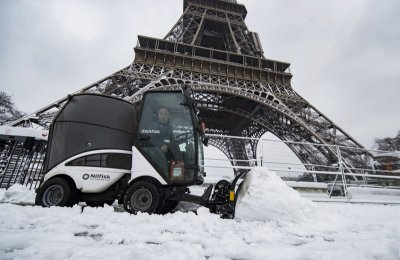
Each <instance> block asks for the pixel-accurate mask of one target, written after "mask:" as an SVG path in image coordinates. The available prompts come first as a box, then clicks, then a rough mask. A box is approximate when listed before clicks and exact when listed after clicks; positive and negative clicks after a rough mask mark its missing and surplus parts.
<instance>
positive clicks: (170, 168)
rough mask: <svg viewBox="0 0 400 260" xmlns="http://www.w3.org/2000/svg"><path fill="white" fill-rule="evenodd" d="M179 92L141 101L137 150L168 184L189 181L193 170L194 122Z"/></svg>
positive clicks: (152, 93)
mask: <svg viewBox="0 0 400 260" xmlns="http://www.w3.org/2000/svg"><path fill="white" fill-rule="evenodd" d="M186 104H187V103H186V102H185V98H184V95H183V94H182V93H181V92H150V93H147V94H146V96H145V98H144V103H143V109H142V115H141V121H140V124H139V132H138V149H139V150H140V151H141V152H142V153H143V154H144V156H145V157H146V158H147V159H148V160H149V162H150V163H151V164H152V165H153V167H154V168H155V169H156V170H157V171H158V172H159V173H160V174H161V175H162V177H163V178H164V179H165V180H166V181H167V182H168V183H175V182H192V181H193V179H194V174H195V169H196V168H197V167H195V166H196V163H197V160H196V156H197V153H198V151H197V149H196V143H197V142H195V140H196V139H195V138H196V136H197V134H196V132H195V127H194V125H195V123H194V120H193V118H192V117H193V113H192V112H191V110H190V107H189V106H187V105H186Z"/></svg>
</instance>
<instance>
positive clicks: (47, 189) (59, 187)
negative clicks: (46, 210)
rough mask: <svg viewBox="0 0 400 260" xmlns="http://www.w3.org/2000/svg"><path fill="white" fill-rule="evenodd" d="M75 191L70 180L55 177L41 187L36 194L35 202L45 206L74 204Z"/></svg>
mask: <svg viewBox="0 0 400 260" xmlns="http://www.w3.org/2000/svg"><path fill="white" fill-rule="evenodd" d="M74 192H75V191H74V190H73V189H72V188H71V186H70V185H69V183H68V181H66V180H64V179H62V178H53V179H50V180H48V181H47V182H46V183H45V184H43V186H42V187H40V189H39V191H38V193H37V194H36V199H35V204H36V205H40V206H43V207H52V206H60V207H64V206H72V205H73V204H74V203H75V199H74V198H75V193H74Z"/></svg>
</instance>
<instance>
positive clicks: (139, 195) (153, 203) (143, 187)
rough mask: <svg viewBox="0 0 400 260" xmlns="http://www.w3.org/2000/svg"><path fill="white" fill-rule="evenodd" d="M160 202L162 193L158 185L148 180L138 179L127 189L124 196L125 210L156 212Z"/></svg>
mask: <svg viewBox="0 0 400 260" xmlns="http://www.w3.org/2000/svg"><path fill="white" fill-rule="evenodd" d="M159 202H160V193H159V191H158V189H157V187H156V186H155V185H154V184H153V183H151V182H147V181H138V182H136V183H134V184H132V185H131V186H129V188H128V189H127V190H126V193H125V196H124V209H125V211H127V212H129V213H131V214H136V213H137V212H146V213H150V214H151V213H155V211H156V210H157V207H158V204H159Z"/></svg>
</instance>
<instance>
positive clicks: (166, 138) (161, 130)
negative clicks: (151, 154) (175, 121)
mask: <svg viewBox="0 0 400 260" xmlns="http://www.w3.org/2000/svg"><path fill="white" fill-rule="evenodd" d="M145 129H146V130H147V131H148V133H146V135H149V136H150V138H151V142H152V144H153V145H154V146H158V147H161V146H162V145H163V144H167V145H169V144H170V143H171V141H172V140H171V139H172V138H173V132H172V126H171V125H170V124H168V123H167V124H162V123H160V122H158V121H157V122H156V121H153V122H151V123H150V125H149V126H148V127H146V128H145Z"/></svg>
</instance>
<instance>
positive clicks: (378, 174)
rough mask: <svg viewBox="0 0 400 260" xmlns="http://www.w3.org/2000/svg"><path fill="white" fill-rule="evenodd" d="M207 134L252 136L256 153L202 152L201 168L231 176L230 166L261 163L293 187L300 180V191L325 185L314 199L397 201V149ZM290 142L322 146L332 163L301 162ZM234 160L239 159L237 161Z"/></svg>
mask: <svg viewBox="0 0 400 260" xmlns="http://www.w3.org/2000/svg"><path fill="white" fill-rule="evenodd" d="M210 138H217V139H219V140H221V139H225V140H226V141H227V142H230V141H232V140H235V141H236V142H237V141H241V142H243V143H244V145H245V144H246V143H250V142H252V141H255V140H256V141H258V145H257V149H256V153H255V154H254V153H253V154H251V157H250V156H249V158H250V159H247V160H229V159H228V158H227V157H226V156H221V155H219V157H210V156H207V154H206V163H205V168H206V171H207V172H209V173H210V172H211V173H212V172H218V171H221V170H228V169H230V171H231V172H230V174H231V176H233V175H234V172H233V170H237V169H242V170H251V169H253V168H254V166H264V167H267V168H268V169H269V170H270V171H273V172H276V173H277V174H278V175H279V176H281V177H282V179H283V180H285V181H287V182H288V183H290V184H291V185H293V186H295V187H297V188H298V185H297V184H296V183H301V184H302V185H301V188H298V189H299V190H300V191H302V190H303V191H305V190H308V191H310V190H311V191H312V190H313V188H314V187H318V188H315V189H316V190H319V191H320V190H321V188H320V187H321V186H320V185H319V186H315V185H314V184H313V183H320V184H324V185H326V186H325V187H326V188H325V191H326V194H325V195H326V196H325V199H322V197H321V196H320V195H319V198H317V199H316V200H326V201H329V200H334V201H347V202H379V203H400V153H399V152H391V153H389V152H387V151H379V150H370V149H361V148H358V147H354V148H353V147H345V146H339V145H325V144H316V143H305V142H292V141H281V140H274V139H264V138H263V139H259V140H258V139H254V138H246V137H235V136H226V135H210ZM290 145H295V146H296V149H298V150H297V151H299V150H300V151H301V150H304V151H310V150H313V149H311V148H315V147H319V148H321V147H322V148H324V149H325V150H326V151H329V152H330V153H331V154H332V155H334V159H335V163H333V164H332V163H329V161H326V163H303V162H301V161H300V159H299V158H298V157H297V156H296V154H295V153H294V151H293V147H292V149H291V148H289V147H290ZM354 158H356V159H357V160H354ZM238 162H241V163H240V165H239V164H238ZM244 162H245V163H246V162H247V165H244V164H243V163H244ZM354 162H358V163H359V165H355V164H354ZM223 163H224V164H223ZM209 175H210V174H209ZM225 175H228V174H225ZM368 192H370V194H368ZM385 192H387V194H388V195H387V196H385ZM363 193H364V195H363V196H364V198H361V197H362V196H361V195H360V194H363ZM371 194H372V195H374V194H375V195H376V194H380V195H381V197H382V198H383V197H384V199H379V198H378V197H379V196H375V198H372V197H374V196H372V195H371ZM370 195H371V196H370ZM360 196H361V197H360ZM388 196H389V197H390V198H388Z"/></svg>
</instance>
